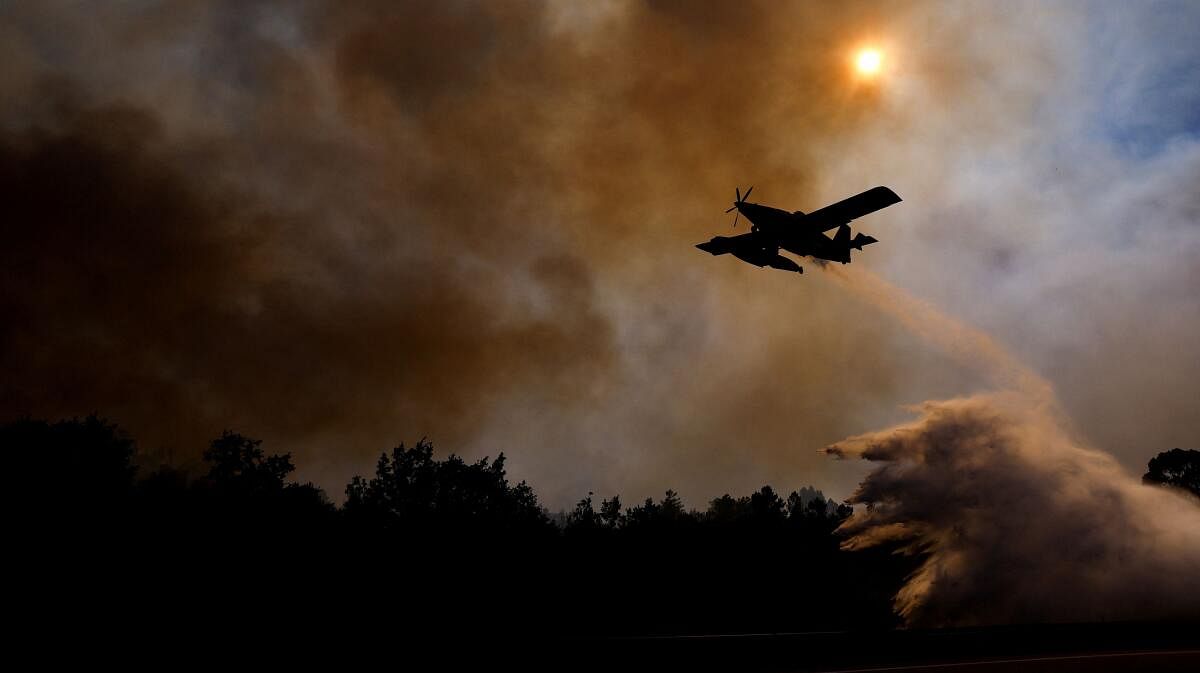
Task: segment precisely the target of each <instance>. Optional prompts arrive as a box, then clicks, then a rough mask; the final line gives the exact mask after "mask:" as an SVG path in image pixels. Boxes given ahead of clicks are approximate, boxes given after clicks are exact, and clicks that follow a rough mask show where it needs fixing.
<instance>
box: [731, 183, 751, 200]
mask: <svg viewBox="0 0 1200 673" xmlns="http://www.w3.org/2000/svg"><path fill="white" fill-rule="evenodd" d="M750 189H754V188H753V187H751V188H750ZM733 193H734V194H737V199H736V200H735V201H734V203H741V202H742V190H740V189H738V188H737V187H734V188H733Z"/></svg>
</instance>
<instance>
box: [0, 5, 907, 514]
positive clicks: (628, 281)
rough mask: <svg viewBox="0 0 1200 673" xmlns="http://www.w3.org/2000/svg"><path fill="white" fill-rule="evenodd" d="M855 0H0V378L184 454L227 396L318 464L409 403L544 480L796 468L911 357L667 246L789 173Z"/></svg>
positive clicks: (801, 191) (871, 14) (453, 441)
mask: <svg viewBox="0 0 1200 673" xmlns="http://www.w3.org/2000/svg"><path fill="white" fill-rule="evenodd" d="M891 11H893V12H902V11H904V10H903V8H901V7H896V8H893V9H892V10H891ZM877 13H878V10H877V9H874V8H872V7H870V6H869V5H856V4H850V5H847V6H846V7H845V8H842V9H838V10H836V11H833V10H830V9H828V8H821V9H818V8H813V7H809V6H807V5H795V6H788V7H782V8H781V7H778V6H776V5H775V4H774V3H747V4H745V5H743V6H739V7H736V8H734V7H731V6H730V7H727V6H723V5H709V6H704V5H698V4H695V3H672V2H661V3H649V4H645V5H642V4H628V5H626V4H614V5H607V6H601V5H597V6H596V7H595V8H589V9H584V8H583V7H575V6H570V5H566V6H554V5H541V4H536V3H490V4H488V5H483V6H480V5H477V4H474V3H456V2H427V3H426V2H412V3H390V2H388V3H353V4H347V3H323V2H310V3H299V4H293V5H278V4H274V3H251V4H246V3H190V2H166V3H147V4H144V5H125V6H119V7H118V6H108V7H103V8H97V9H96V11H95V13H94V14H93V15H91V16H87V17H85V16H82V15H81V12H80V11H79V10H78V8H77V7H75V6H73V5H70V4H67V3H62V4H59V3H36V4H35V3H17V4H14V5H10V6H8V7H7V8H6V9H5V10H3V15H2V17H3V21H2V22H0V25H3V30H4V34H5V36H6V37H9V38H11V39H6V40H5V41H4V45H5V46H4V47H3V56H4V58H3V59H2V60H3V62H4V64H5V65H4V68H5V74H6V76H5V78H4V85H3V87H4V91H3V93H4V94H5V95H4V100H5V101H6V103H5V105H4V109H3V114H2V116H0V119H2V121H3V126H2V127H0V128H2V132H0V153H2V159H0V160H2V162H3V163H2V165H3V166H4V176H5V178H6V180H5V183H4V184H5V187H4V189H5V194H4V199H3V205H0V208H2V209H3V212H2V213H0V216H2V221H3V225H2V226H3V228H4V229H3V232H0V233H2V235H3V236H4V238H5V240H6V241H7V243H8V244H7V245H6V246H5V247H4V250H3V252H0V255H2V256H3V259H0V263H3V265H4V268H5V273H4V277H3V288H2V295H0V296H2V297H3V310H4V311H5V314H6V316H8V317H7V318H6V320H5V322H4V325H3V330H2V331H0V340H2V343H3V346H4V348H3V355H2V356H0V357H2V358H3V361H2V362H0V365H2V366H3V368H4V371H5V372H6V376H5V377H4V379H3V382H2V383H0V407H2V409H3V412H4V414H5V415H6V416H12V415H15V414H21V413H32V414H35V415H48V416H54V415H59V414H76V413H87V412H90V411H92V410H97V411H100V412H102V413H105V414H108V415H110V416H112V417H113V418H115V419H117V420H119V421H121V422H122V423H124V424H126V425H128V426H129V427H130V428H131V430H132V431H133V432H134V433H135V434H136V435H137V436H138V437H139V438H141V439H142V440H143V444H145V445H146V448H148V449H150V450H154V449H158V448H163V449H164V450H166V451H168V452H170V453H173V454H174V456H175V457H176V459H184V460H186V459H188V458H190V457H191V456H194V455H195V454H196V452H197V449H198V448H199V446H201V445H202V443H203V441H204V440H205V439H206V438H207V437H210V436H212V435H214V434H215V433H217V432H219V430H220V429H222V428H224V427H236V428H238V429H240V430H243V431H245V432H248V433H251V434H256V435H260V436H263V437H264V438H266V439H267V440H268V442H269V443H274V444H275V445H276V448H277V449H278V450H285V449H290V450H295V451H297V452H298V453H299V455H298V457H297V458H298V463H299V464H300V466H301V470H302V472H304V474H303V476H306V477H312V478H316V479H317V480H318V481H319V482H320V483H321V484H323V485H325V486H327V487H329V488H331V489H332V490H334V491H336V490H338V489H340V484H341V483H343V482H344V480H345V479H346V478H347V477H348V476H349V475H350V474H351V473H353V472H361V471H363V470H366V469H369V468H370V465H371V464H372V459H371V455H372V454H373V453H374V452H377V451H379V450H381V449H383V448H384V447H386V446H388V445H390V444H391V443H393V442H396V441H399V440H400V439H405V438H408V439H412V438H413V437H414V436H421V435H429V436H431V437H432V438H433V439H434V440H435V442H437V444H438V446H439V447H440V448H442V449H443V450H454V451H459V452H465V453H467V454H483V453H491V454H495V453H496V452H497V451H499V450H505V451H507V452H508V453H509V455H510V457H511V462H510V464H511V465H512V467H513V469H514V470H515V471H516V472H517V473H518V474H519V476H521V477H526V478H529V479H531V481H533V483H535V484H537V485H538V487H539V490H540V491H541V492H542V493H543V494H544V495H545V496H546V497H547V499H548V500H549V501H550V502H551V504H565V503H567V502H570V501H571V500H573V499H574V498H577V497H579V496H580V495H582V494H583V493H585V492H586V491H587V490H598V491H599V490H604V491H609V492H613V491H617V490H621V491H622V492H623V493H624V494H626V495H627V497H638V496H642V495H650V494H652V493H654V492H656V491H661V490H662V489H663V488H667V487H675V488H681V489H683V490H684V493H685V495H689V496H691V497H692V498H693V501H695V500H697V499H702V498H706V497H709V496H711V495H712V494H714V493H719V492H724V491H727V490H730V489H738V488H741V489H747V488H753V487H755V486H756V485H758V484H761V483H764V482H766V481H772V482H779V481H780V480H781V479H782V480H783V481H785V482H789V483H790V482H793V481H797V482H799V481H803V482H806V483H807V482H809V481H813V479H812V475H811V474H809V473H808V472H809V471H810V470H812V469H817V467H816V466H817V465H818V464H817V463H816V462H815V460H814V459H812V458H804V459H801V460H797V459H796V454H795V452H794V444H795V442H796V438H797V437H803V438H808V437H812V438H813V439H805V441H813V442H817V443H818V444H819V443H822V442H827V441H829V440H832V439H833V438H836V437H837V436H839V435H843V434H845V433H846V432H847V431H849V430H852V429H855V428H857V427H859V426H858V422H857V419H858V418H860V416H862V415H863V414H866V415H868V416H869V415H870V414H872V413H874V412H875V411H876V410H881V409H882V410H886V409H887V408H888V407H889V406H890V397H891V394H892V391H894V390H895V387H896V386H897V385H898V381H899V380H900V377H901V376H902V372H903V371H904V370H905V369H906V368H907V367H909V366H919V365H920V364H921V363H922V362H929V361H931V360H930V357H931V356H924V357H923V358H920V357H919V358H916V359H914V360H912V361H911V364H910V361H907V360H905V358H903V357H900V355H899V353H900V352H901V350H902V349H904V348H907V347H908V346H909V345H910V344H908V343H907V342H905V341H904V340H903V339H901V340H899V342H898V344H897V345H895V346H894V345H892V343H891V341H890V340H889V339H884V338H881V335H882V334H883V329H884V323H883V322H882V321H881V320H879V319H873V318H870V317H867V318H865V319H864V318H863V317H862V316H852V315H850V314H848V313H844V312H842V311H841V310H840V309H838V307H835V306H831V305H829V304H827V303H826V302H822V301H820V300H819V298H818V297H817V295H815V294H814V293H813V292H811V291H810V290H808V289H807V288H804V287H799V286H794V285H792V286H789V285H786V284H784V283H782V281H781V280H780V279H778V278H771V277H768V276H765V275H763V274H753V273H752V272H753V271H754V270H752V269H741V268H738V267H736V266H735V265H722V264H713V263H712V260H700V259H698V258H697V256H696V255H693V254H691V253H694V252H695V251H694V250H693V249H692V248H691V244H692V243H694V242H695V241H697V240H702V239H703V238H705V237H707V236H710V235H711V234H712V231H713V228H714V226H715V227H720V226H725V222H726V220H724V218H722V217H720V210H722V209H723V207H724V206H723V203H724V201H726V200H727V199H728V198H729V197H728V196H727V192H731V190H732V187H733V185H735V184H739V183H740V184H743V185H745V181H746V180H749V179H750V178H751V177H752V176H756V177H758V178H760V182H759V188H758V189H759V191H760V192H767V193H770V192H771V191H772V189H773V190H774V196H776V197H778V198H779V199H781V200H785V201H786V200H787V199H797V198H800V197H809V198H810V197H811V195H810V194H809V193H808V191H807V185H808V184H809V183H810V177H811V176H812V174H813V172H814V170H815V169H814V166H813V165H812V164H811V162H810V161H809V160H808V158H807V157H806V156H805V153H804V152H803V151H802V150H798V149H797V148H798V147H800V141H801V140H802V139H803V138H805V137H813V138H815V137H818V136H829V135H830V134H838V133H843V132H847V131H850V130H852V129H854V128H856V127H858V126H859V125H861V124H862V123H863V122H864V119H865V118H866V116H867V115H868V114H869V112H870V110H871V108H872V106H873V105H874V104H875V103H876V102H877V101H876V99H875V98H874V97H873V95H872V93H871V92H870V91H867V90H855V89H854V88H853V87H851V86H849V85H848V84H847V83H846V81H845V77H844V72H845V71H844V67H843V66H844V64H843V62H842V59H843V56H844V53H843V52H844V49H845V46H844V45H845V44H846V43H847V42H848V40H849V39H850V38H851V36H852V35H853V34H854V33H856V32H857V31H860V30H861V29H862V26H864V25H870V24H872V23H873V22H875V21H876V20H877V19H878V17H877ZM747 44H754V45H755V47H754V48H753V49H748V48H747ZM99 54H103V58H98V57H97V55H99ZM785 128H786V131H785V130H784V129H785ZM781 134H786V136H787V137H788V143H789V144H788V147H789V148H790V149H788V150H787V151H781V147H782V146H781V145H780V143H779V139H780V135H781ZM766 179H769V180H770V182H766V181H765V180H766ZM856 186H858V185H856ZM861 186H867V185H861ZM693 239H695V240H693ZM763 282H765V283H766V284H767V285H766V286H764V285H761V283H763ZM780 293H786V294H787V295H788V296H790V299H789V301H790V302H791V303H790V304H789V306H788V310H786V311H781V310H780V308H779V305H778V304H777V303H776V302H775V301H773V300H772V299H771V297H772V296H773V295H778V294H780ZM797 333H802V334H804V340H803V345H801V346H800V347H799V348H797V347H796V344H795V341H794V339H795V335H796V334H797ZM884 413H887V412H884ZM804 455H805V456H808V455H811V454H810V453H809V452H804ZM847 474H848V476H846V477H844V479H850V480H852V479H854V476H853V473H847Z"/></svg>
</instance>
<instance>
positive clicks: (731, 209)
mask: <svg viewBox="0 0 1200 673" xmlns="http://www.w3.org/2000/svg"><path fill="white" fill-rule="evenodd" d="M735 208H737V206H729V210H726V211H725V212H726V213H732V212H733V210H734V209H735Z"/></svg>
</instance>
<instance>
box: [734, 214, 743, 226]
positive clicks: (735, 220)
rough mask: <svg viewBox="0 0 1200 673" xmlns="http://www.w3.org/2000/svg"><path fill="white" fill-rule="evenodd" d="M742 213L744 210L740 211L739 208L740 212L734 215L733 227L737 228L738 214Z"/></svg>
mask: <svg viewBox="0 0 1200 673" xmlns="http://www.w3.org/2000/svg"><path fill="white" fill-rule="evenodd" d="M741 214H742V211H740V210H739V211H738V213H737V215H734V216H733V228H734V229H737V220H738V215H741Z"/></svg>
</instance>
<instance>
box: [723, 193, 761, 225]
mask: <svg viewBox="0 0 1200 673" xmlns="http://www.w3.org/2000/svg"><path fill="white" fill-rule="evenodd" d="M752 191H754V186H753V185H751V187H750V189H747V190H746V193H745V194H742V190H741V189H738V188H737V187H734V188H733V193H734V195H735V196H736V197H737V199H735V200H734V202H733V205H732V206H730V208H729V210H726V211H725V212H726V213H729V212H730V211H734V210H737V207H738V206H740V205H742V204H743V203H745V202H746V199H748V198H750V192H752ZM741 214H742V213H741V211H738V212H737V213H736V214H734V216H733V228H734V229H737V223H738V215H741Z"/></svg>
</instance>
